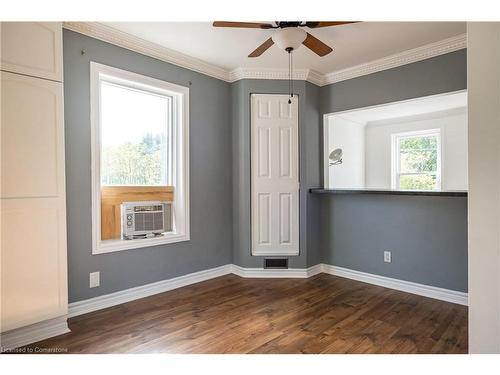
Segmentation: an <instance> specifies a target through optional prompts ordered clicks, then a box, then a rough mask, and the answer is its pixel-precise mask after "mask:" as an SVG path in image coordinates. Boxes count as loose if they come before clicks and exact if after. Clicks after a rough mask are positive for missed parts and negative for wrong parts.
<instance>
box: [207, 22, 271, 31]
mask: <svg viewBox="0 0 500 375" xmlns="http://www.w3.org/2000/svg"><path fill="white" fill-rule="evenodd" d="M212 25H213V26H214V27H243V28H247V29H272V28H273V27H274V26H273V25H271V24H270V23H258V22H229V21H215V22H214V23H213V24H212Z"/></svg>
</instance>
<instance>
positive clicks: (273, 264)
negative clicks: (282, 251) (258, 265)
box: [264, 258, 288, 269]
mask: <svg viewBox="0 0 500 375" xmlns="http://www.w3.org/2000/svg"><path fill="white" fill-rule="evenodd" d="M264 268H272V269H281V268H284V269H286V268H288V259H286V258H268V259H264Z"/></svg>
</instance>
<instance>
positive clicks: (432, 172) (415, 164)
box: [392, 129, 441, 190]
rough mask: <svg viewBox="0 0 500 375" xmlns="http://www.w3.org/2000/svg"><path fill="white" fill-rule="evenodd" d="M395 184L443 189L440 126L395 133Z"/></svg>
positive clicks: (393, 155)
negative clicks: (438, 127)
mask: <svg viewBox="0 0 500 375" xmlns="http://www.w3.org/2000/svg"><path fill="white" fill-rule="evenodd" d="M392 188H393V189H401V190H441V135H440V130H439V129H431V130H423V131H415V132H408V133H399V134H393V135H392Z"/></svg>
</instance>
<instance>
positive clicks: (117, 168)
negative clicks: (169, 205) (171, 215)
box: [101, 134, 166, 186]
mask: <svg viewBox="0 0 500 375" xmlns="http://www.w3.org/2000/svg"><path fill="white" fill-rule="evenodd" d="M165 144H166V141H165V137H164V136H162V135H160V134H157V135H152V134H146V135H144V136H143V138H142V140H141V142H140V143H131V142H126V143H123V144H120V145H116V146H109V147H106V148H103V150H102V158H101V160H102V167H101V169H102V171H101V183H102V185H145V186H158V185H165V184H166V181H165V180H166V179H165V173H166V167H165V164H166V163H165V159H166V158H165V155H164V152H163V150H164V149H165V147H163V145H165Z"/></svg>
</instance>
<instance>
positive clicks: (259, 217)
mask: <svg viewBox="0 0 500 375" xmlns="http://www.w3.org/2000/svg"><path fill="white" fill-rule="evenodd" d="M251 98H252V100H251V106H252V109H251V153H252V163H251V169H252V171H251V176H252V183H251V185H252V189H251V190H252V193H251V194H252V197H251V199H252V255H269V256H276V255H298V254H299V177H298V176H299V175H298V172H299V171H298V169H299V168H298V161H299V158H298V126H299V124H298V98H297V96H294V97H293V98H292V103H291V104H289V103H288V99H289V98H288V96H286V95H264V94H253V95H252V97H251Z"/></svg>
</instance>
